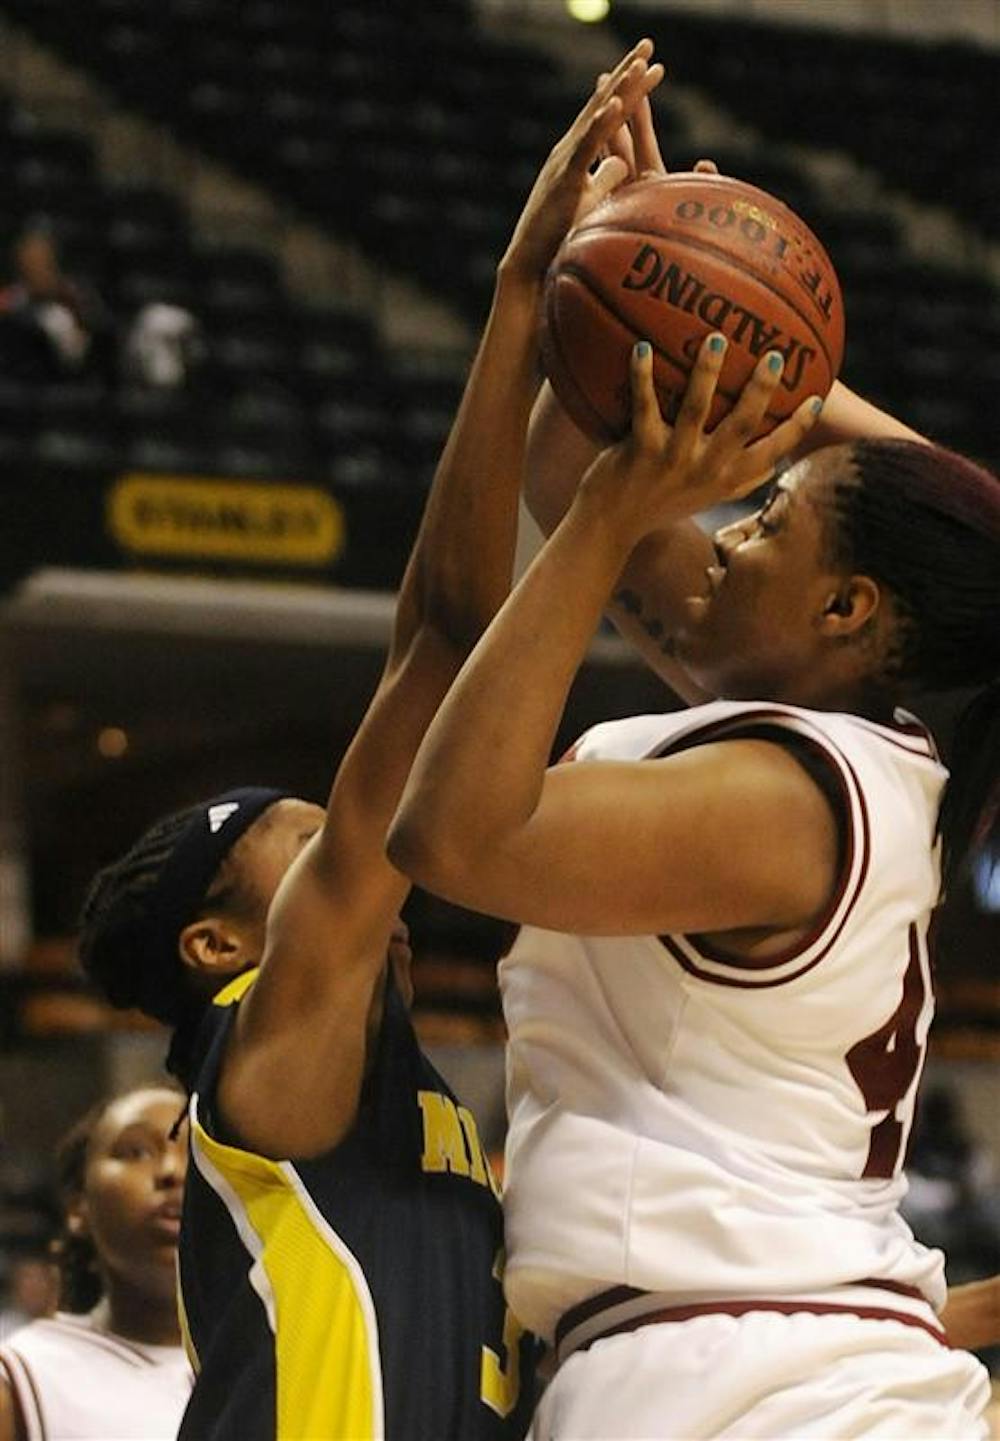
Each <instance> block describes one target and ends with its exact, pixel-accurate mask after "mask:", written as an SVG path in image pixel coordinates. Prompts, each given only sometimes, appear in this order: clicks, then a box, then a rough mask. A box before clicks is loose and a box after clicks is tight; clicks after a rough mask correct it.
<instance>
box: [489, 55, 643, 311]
mask: <svg viewBox="0 0 1000 1441" xmlns="http://www.w3.org/2000/svg"><path fill="white" fill-rule="evenodd" d="M652 53H653V43H652V41H651V40H640V42H639V44H638V45H636V46H634V47H633V49H632V50H630V51H629V53H628V54H627V55H625V56H624V57H623V58H622V59H621V60H620V61H619V63H618V65H617V66H616V67H615V69H614V70H613V71H611V73H610V74H608V75H602V76H601V77H600V78H599V79H598V82H597V84H596V86H595V87H594V91H593V94H592V95H591V97H590V99H589V100H588V101H587V103H586V105H585V106H584V107H583V109H582V110H581V111H580V113H579V115H578V116H577V117H576V119H575V120H574V122H573V124H572V125H571V126H570V128H569V130H568V131H567V132H566V134H565V135H564V136H563V137H562V139H561V140H559V141H558V142H557V143H556V144H555V146H553V148H552V151H551V152H550V154H549V157H548V159H547V160H546V162H545V164H544V165H543V166H542V169H541V171H540V172H539V175H538V179H537V180H536V181H535V184H534V185H533V187H532V189H531V193H530V195H529V196H528V199H527V201H526V202H525V206H524V209H523V211H522V212H521V217H520V219H519V220H518V222H517V225H516V227H515V229H514V234H513V236H512V237H511V241H510V244H509V245H508V247H507V251H506V253H505V255H504V258H503V260H502V261H501V265H500V268H501V271H502V272H503V273H505V274H507V275H508V276H516V277H518V278H521V279H524V280H527V281H529V282H532V283H536V282H538V281H541V280H542V278H543V277H544V275H545V272H546V270H547V269H548V266H549V263H550V261H551V260H552V258H553V256H554V255H555V253H556V251H557V250H558V249H559V246H560V245H561V244H562V241H563V239H564V238H565V236H566V234H567V233H568V232H569V231H570V230H571V229H572V228H573V226H574V225H576V224H578V222H579V221H581V220H582V219H583V217H584V216H585V215H587V214H588V213H589V212H590V211H591V210H592V209H593V207H594V206H595V205H598V204H599V203H600V202H601V201H602V200H603V199H605V197H606V196H608V195H609V194H610V193H611V191H612V190H614V189H615V187H616V186H618V185H620V184H621V183H622V181H624V180H626V179H628V178H629V168H628V164H627V162H626V161H625V160H624V159H623V158H622V157H621V156H620V155H618V154H613V153H611V149H610V147H611V143H612V140H613V137H614V136H615V135H616V133H617V132H619V131H620V130H621V129H622V127H623V126H624V125H627V123H628V121H629V118H630V117H631V116H632V114H633V113H634V111H635V110H636V107H637V106H639V105H640V104H642V103H643V102H646V103H647V105H648V101H647V99H646V97H647V96H648V95H649V93H650V91H651V90H653V89H654V88H655V87H656V86H657V85H659V83H660V81H661V80H662V79H663V66H662V65H659V64H656V65H651V64H650V63H649V61H650V57H651V55H652ZM602 155H603V159H602V158H601V157H602Z"/></svg>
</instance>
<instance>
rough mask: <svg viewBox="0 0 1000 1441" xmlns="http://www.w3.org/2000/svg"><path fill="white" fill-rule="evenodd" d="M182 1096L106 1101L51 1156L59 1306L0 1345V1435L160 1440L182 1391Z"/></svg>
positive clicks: (160, 1092)
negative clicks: (55, 1176)
mask: <svg viewBox="0 0 1000 1441" xmlns="http://www.w3.org/2000/svg"><path fill="white" fill-rule="evenodd" d="M182 1105H183V1097H182V1096H181V1094H180V1092H179V1091H177V1090H175V1089H174V1088H173V1087H172V1086H165V1085H163V1086H161V1085H151V1086H148V1087H142V1088H141V1089H138V1090H134V1091H130V1092H128V1093H126V1094H125V1095H122V1096H119V1097H116V1098H115V1099H113V1100H111V1101H109V1102H104V1103H102V1104H101V1105H100V1106H98V1107H96V1108H95V1109H94V1110H93V1111H91V1112H89V1113H88V1115H87V1116H85V1117H84V1119H83V1120H82V1121H81V1122H79V1123H78V1124H77V1125H76V1126H74V1128H73V1130H72V1131H71V1132H70V1133H69V1135H68V1136H67V1137H66V1139H65V1141H64V1142H63V1143H62V1145H61V1147H60V1152H59V1171H60V1189H61V1192H62V1202H63V1207H64V1233H63V1237H62V1241H61V1243H60V1270H61V1273H62V1277H61V1280H62V1295H61V1307H62V1309H61V1310H59V1311H58V1312H57V1313H56V1314H55V1315H54V1316H52V1317H50V1318H48V1319H44V1320H39V1321H33V1322H32V1323H31V1324H30V1325H28V1326H25V1327H23V1328H22V1329H21V1330H19V1331H15V1332H14V1333H13V1334H12V1335H11V1336H10V1337H9V1339H8V1340H7V1341H6V1342H5V1344H4V1345H2V1346H0V1438H2V1441H140V1438H150V1441H168V1438H169V1441H172V1438H173V1437H174V1436H176V1434H177V1428H178V1426H179V1425H180V1420H181V1416H182V1414H183V1411H184V1407H185V1405H186V1404H187V1399H188V1396H189V1394H190V1391H191V1381H192V1377H191V1368H190V1366H189V1365H188V1361H187V1357H186V1355H185V1353H184V1348H183V1346H182V1345H181V1336H180V1323H179V1320H178V1316H177V1304H176V1298H175V1291H176V1281H175V1270H176V1261H177V1238H178V1234H179V1230H180V1213H181V1193H182V1189H183V1185H184V1176H185V1172H186V1170H187V1150H186V1138H185V1136H184V1135H181V1136H180V1137H179V1138H178V1137H177V1136H176V1135H175V1134H174V1132H175V1130H176V1129H177V1126H176V1123H177V1121H178V1117H179V1115H180V1114H181V1107H182Z"/></svg>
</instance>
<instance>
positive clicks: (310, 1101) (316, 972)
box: [220, 42, 662, 1156]
mask: <svg viewBox="0 0 1000 1441" xmlns="http://www.w3.org/2000/svg"><path fill="white" fill-rule="evenodd" d="M651 49H652V47H651V45H650V44H649V43H648V42H643V43H642V44H640V45H639V46H637V47H636V48H635V49H634V50H633V51H632V52H631V53H630V54H629V55H628V56H626V57H625V58H624V59H623V61H622V62H621V64H620V65H619V66H618V67H617V69H616V71H615V72H614V73H613V75H611V76H610V77H608V78H607V80H605V81H604V82H603V83H602V84H601V85H600V86H599V87H598V88H597V89H596V90H595V92H594V94H593V95H592V96H591V98H590V99H589V100H588V102H587V104H586V106H585V107H584V109H583V110H582V111H581V113H580V115H579V116H578V117H577V119H576V121H575V122H574V124H573V126H572V127H571V128H570V130H569V131H568V133H567V134H566V135H565V136H564V137H563V139H562V140H561V141H560V142H559V143H558V144H557V145H556V147H555V148H554V150H553V151H552V154H551V155H550V157H549V159H548V161H547V162H546V164H545V166H544V167H543V169H542V172H541V174H540V176H539V178H538V181H537V182H536V185H535V187H534V189H533V190H532V193H531V195H530V196H529V198H528V201H527V204H526V206H525V209H524V212H523V214H522V216H521V219H520V220H519V222H518V225H517V227H516V229H515V232H514V235H513V237H512V239H511V242H510V245H509V247H508V249H507V252H506V254H505V256H504V258H503V260H502V261H501V264H500V266H499V269H498V274H497V280H496V286H495V291H494V298H493V305H492V308H491V311H490V315H489V319H488V321H487V324H486V329H485V333H484V335H483V338H482V341H481V344H480V346H479V350H478V353H477V356H476V359H475V361H474V363H473V366H472V370H471V373H470V376H469V380H468V383H467V386H466V390H465V394H464V397H463V399H462V403H461V406H460V408H459V411H458V415H457V417H456V420H455V423H454V426H453V428H452V432H451V435H450V437H449V439H448V442H447V445H446V447H445V450H444V453H443V455H442V458H441V462H440V464H439V466H438V470H437V474H436V476H435V479H434V483H433V486H432V490H431V494H430V497H429V499H428V504H427V508H426V512H425V515H424V518H423V522H422V524H421V527H420V531H419V534H418V537H417V540H416V544H415V548H414V552H413V555H412V557H411V559H410V563H409V565H408V567H407V570H406V575H405V578H404V581H403V585H402V589H401V591H400V596H399V601H398V606H397V614H396V622H395V627H394V633H393V639H392V645H391V649H390V654H389V658H388V662H387V665H386V668H385V672H384V674H383V676H382V679H381V681H380V683H379V686H378V689H377V691H376V693H375V696H374V698H373V700H372V702H371V705H370V706H369V709H368V711H367V714H366V715H365V718H364V720H363V721H362V723H361V726H360V728H359V730H358V733H357V735H356V736H355V738H354V741H353V743H352V745H351V746H350V748H349V750H348V752H347V755H346V757H345V759H344V761H343V764H342V765H341V768H340V771H339V773H338V775H337V778H336V780H335V782H334V785H333V789H332V791H331V794H330V799H329V802H328V806H327V813H326V818H325V821H324V823H323V825H322V827H321V829H320V831H319V833H318V834H317V835H316V836H315V837H314V838H313V840H312V841H311V842H310V843H309V844H308V846H307V847H306V848H305V850H304V851H303V852H302V853H301V855H300V856H299V857H298V859H297V860H296V861H295V862H294V863H293V865H292V866H291V868H290V869H289V871H288V873H287V875H286V877H285V879H284V880H283V882H282V884H281V887H280V888H279V891H278V893H277V895H276V897H275V900H274V903H273V905H272V907H271V911H270V915H269V918H268V934H267V942H266V948H265V954H264V963H263V966H262V968H261V973H260V977H259V979H258V980H257V982H256V984H255V986H254V987H253V989H252V990H251V992H250V994H249V995H248V997H247V998H246V1000H245V1001H244V1003H243V1005H242V1006H241V1007H240V1013H239V1017H238V1021H237V1028H236V1032H235V1035H234V1038H233V1041H232V1043H231V1045H230V1049H229V1051H228V1053H227V1056H226V1062H225V1067H224V1070H223V1073H222V1077H221V1081H220V1101H221V1104H222V1107H223V1111H224V1113H225V1115H226V1117H227V1118H228V1120H229V1121H230V1122H231V1124H233V1125H234V1126H235V1127H236V1129H237V1130H238V1131H239V1132H240V1134H241V1135H242V1136H243V1138H244V1139H245V1140H246V1141H247V1142H248V1143H250V1144H251V1145H253V1146H254V1147H255V1148H256V1149H258V1150H260V1151H262V1152H264V1153H267V1154H272V1155H277V1156H283V1155H289V1154H294V1155H299V1156H302V1155H309V1154H317V1153H318V1152H320V1151H322V1150H324V1149H326V1148H328V1147H329V1146H331V1145H333V1144H335V1143H336V1141H337V1140H339V1139H340V1138H341V1137H342V1136H343V1135H344V1134H345V1133H346V1131H347V1130H348V1129H349V1127H350V1125H351V1124H352V1122H353V1119H354V1116H355V1113H356V1108H357V1103H358V1097H359V1094H360V1088H361V1084H362V1080H363V1076H364V1070H365V1063H366V1055H367V1047H368V1043H369V1039H370V1038H369V1034H368V1032H369V1024H370V1017H371V1015H372V1008H373V1003H377V997H378V987H379V985H380V982H381V977H382V975H383V971H384V967H385V956H386V949H387V944H388V940H389V935H390V931H391V927H392V925H393V922H394V920H395V918H396V914H397V911H398V908H399V906H400V905H401V903H402V901H403V899H404V897H405V894H406V891H407V889H408V884H409V883H408V882H407V881H406V880H404V879H403V877H402V876H401V875H400V874H399V873H398V872H397V871H395V870H394V869H393V867H392V866H391V865H390V864H389V863H388V861H387V860H386V857H385V850H384V847H385V836H386V831H387V828H388V824H389V820H390V818H391V816H392V813H393V810H394V808H395V806H396V803H397V801H398V799H399V796H400V794H401V791H402V787H403V783H404V781H405V779H406V775H407V773H408V770H409V767H410V764H411V761H412V759H413V756H414V754H415V753H416V750H417V746H418V745H419V743H420V740H421V739H422V737H423V735H424V733H425V731H426V729H427V726H428V725H429V724H430V721H431V719H432V717H433V715H434V713H435V711H436V709H437V706H438V704H439V702H440V700H441V698H442V696H443V695H444V693H445V691H446V690H447V687H448V685H449V684H450V682H451V681H452V679H453V677H454V675H455V673H456V671H457V670H458V667H459V666H460V664H461V662H462V660H463V658H464V656H465V655H466V653H467V652H468V650H469V649H470V648H471V645H472V644H473V643H474V641H475V639H476V637H477V636H478V635H479V633H480V631H481V630H482V629H483V627H484V626H485V625H486V623H487V622H488V620H489V619H490V616H491V615H492V614H493V612H494V610H495V609H496V607H497V605H498V604H499V603H500V601H501V600H502V598H503V596H504V595H505V593H506V590H507V588H508V586H509V581H510V570H511V563H512V557H513V549H514V542H515V535H516V522H517V498H518V486H519V480H520V475H521V458H522V451H523V443H524V432H525V429H526V427H527V423H528V416H529V413H530V410H531V405H532V401H533V399H534V396H535V392H536V389H537V375H538V368H537V355H536V336H537V318H538V302H539V296H540V291H541V284H542V280H543V277H544V274H545V270H546V268H547V266H548V263H549V260H550V259H551V257H552V255H553V254H554V253H555V250H556V249H557V248H558V245H559V243H560V242H561V240H562V237H563V235H564V234H565V232H566V230H567V229H568V228H569V226H570V225H571V224H572V223H573V221H574V219H575V218H576V217H577V216H578V214H579V213H580V212H581V208H583V207H586V206H589V205H590V204H594V203H596V202H597V200H598V199H600V198H601V197H602V196H603V195H604V194H605V193H606V192H607V190H608V189H609V188H610V187H611V186H612V185H613V184H615V183H617V181H619V180H620V179H621V178H622V176H623V175H624V171H625V167H624V165H623V164H622V163H621V162H620V161H618V160H617V159H614V158H612V159H609V160H606V161H605V162H603V163H602V164H601V166H599V167H598V169H597V171H596V172H595V173H594V174H593V175H591V174H590V167H591V165H592V164H593V163H594V161H595V159H596V158H597V156H598V154H599V152H600V151H601V149H602V147H603V146H604V145H605V143H606V141H607V138H608V135H609V133H610V132H611V131H613V130H614V129H616V128H617V127H618V126H619V125H620V124H621V123H622V117H623V116H625V115H627V114H628V112H629V109H630V107H631V106H633V105H634V104H635V103H636V102H637V100H638V98H639V97H640V96H641V95H644V94H645V93H646V91H647V90H648V88H650V87H651V86H652V85H654V84H656V83H657V81H658V80H659V78H660V75H661V73H662V72H661V70H660V68H659V67H657V66H650V65H649V63H648V61H649V56H650V53H651Z"/></svg>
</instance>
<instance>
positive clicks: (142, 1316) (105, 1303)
mask: <svg viewBox="0 0 1000 1441" xmlns="http://www.w3.org/2000/svg"><path fill="white" fill-rule="evenodd" d="M90 1314H91V1316H92V1317H93V1319H94V1320H95V1321H96V1322H97V1324H98V1325H99V1326H100V1327H102V1329H104V1330H107V1331H111V1332H113V1333H114V1335H116V1336H122V1337H124V1338H125V1340H127V1341H139V1342H144V1343H145V1344H146V1345H147V1346H179V1345H180V1343H181V1328H180V1322H179V1321H178V1319H177V1298H176V1295H175V1293H174V1291H173V1289H172V1288H171V1290H170V1291H169V1293H168V1294H166V1295H164V1296H151V1295H150V1293H149V1291H148V1290H139V1289H138V1288H137V1287H135V1286H132V1285H130V1284H129V1283H128V1282H127V1281H122V1280H121V1279H117V1280H114V1281H111V1282H110V1283H109V1284H108V1289H107V1291H106V1292H105V1294H104V1296H102V1298H101V1299H100V1301H98V1303H97V1305H96V1306H95V1307H94V1309H93V1311H92V1312H91V1313H90Z"/></svg>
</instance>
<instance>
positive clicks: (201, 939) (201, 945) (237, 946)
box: [177, 916, 254, 976]
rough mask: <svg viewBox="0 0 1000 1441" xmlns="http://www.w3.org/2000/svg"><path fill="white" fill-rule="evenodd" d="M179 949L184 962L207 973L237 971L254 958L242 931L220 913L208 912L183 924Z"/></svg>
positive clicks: (218, 973) (201, 972) (230, 972)
mask: <svg viewBox="0 0 1000 1441" xmlns="http://www.w3.org/2000/svg"><path fill="white" fill-rule="evenodd" d="M177 950H178V953H179V955H180V958H181V961H182V962H183V963H184V965H185V966H187V967H189V968H190V969H191V970H193V971H197V972H199V973H200V974H201V975H204V976H228V975H235V974H236V973H237V972H238V971H242V970H245V969H246V967H247V966H248V965H250V964H251V962H252V961H253V959H254V958H253V957H251V956H250V955H249V953H248V951H247V947H246V943H245V941H244V939H243V937H242V936H241V935H240V933H239V931H237V930H235V929H234V928H233V926H232V924H231V923H230V922H229V921H226V920H222V919H221V918H220V917H218V916H206V917H204V918H203V919H202V920H198V921H192V922H191V923H190V925H187V926H185V927H184V929H183V930H182V931H181V933H180V936H179V937H178V939H177Z"/></svg>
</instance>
